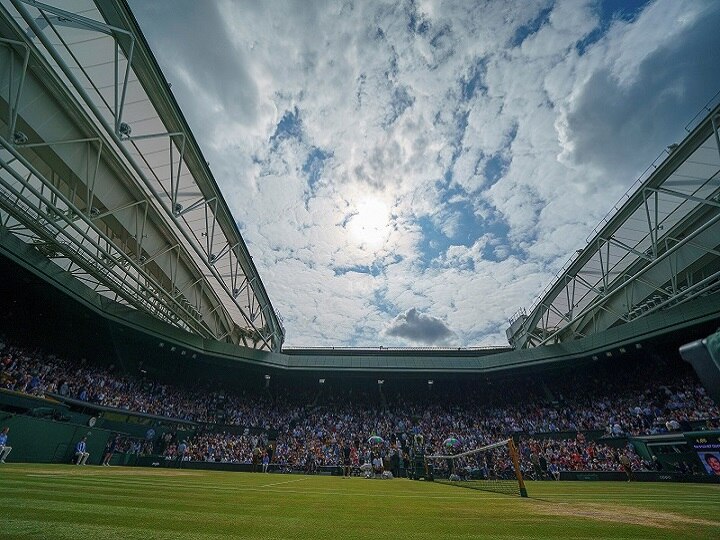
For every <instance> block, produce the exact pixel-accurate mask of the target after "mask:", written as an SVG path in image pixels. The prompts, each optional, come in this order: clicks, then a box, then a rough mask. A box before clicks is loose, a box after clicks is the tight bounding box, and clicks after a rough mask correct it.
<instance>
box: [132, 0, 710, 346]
mask: <svg viewBox="0 0 720 540" xmlns="http://www.w3.org/2000/svg"><path fill="white" fill-rule="evenodd" d="M130 4H131V7H132V9H133V11H134V12H135V14H136V16H137V18H138V20H139V23H140V26H141V28H142V29H143V31H144V33H145V34H146V36H147V38H148V41H149V43H150V45H151V47H152V49H153V52H154V53H155V55H156V56H157V58H158V61H159V63H160V65H161V67H162V69H163V72H164V73H165V75H166V77H167V78H168V80H170V81H171V82H172V83H173V86H172V91H173V93H174V94H175V96H176V98H177V100H178V102H179V103H180V105H181V107H182V110H183V112H184V114H185V115H186V117H187V118H188V121H189V123H190V125H191V127H192V129H193V130H194V133H195V135H196V139H197V140H198V141H199V142H200V144H201V146H202V150H203V153H204V154H205V156H206V157H207V159H208V161H209V162H210V163H211V166H212V171H213V174H214V176H215V178H216V180H217V182H218V185H219V186H220V188H221V190H222V192H223V194H224V196H225V198H226V200H227V202H228V205H229V207H230V208H231V210H232V212H233V214H234V216H235V218H236V220H237V221H238V223H239V224H240V226H241V232H242V234H243V237H244V239H245V240H246V242H247V244H248V247H249V250H250V253H251V254H252V255H253V260H254V262H255V265H256V266H257V268H258V270H259V272H260V275H261V277H262V279H263V283H264V284H265V287H266V289H267V291H268V293H269V295H270V298H271V299H272V302H273V305H274V306H275V307H276V308H277V310H278V311H279V313H280V314H281V315H282V316H283V319H284V322H285V327H286V330H287V339H286V344H287V345H291V346H296V347H301V346H312V345H338V346H377V345H379V344H380V343H378V340H379V339H382V340H383V343H382V344H383V345H388V346H390V345H393V344H407V343H408V342H410V343H413V342H415V343H424V342H423V341H420V337H421V336H418V335H415V334H412V333H410V334H404V333H403V332H407V331H412V329H413V328H414V327H413V325H412V324H411V323H412V320H413V318H414V320H415V323H417V321H421V322H422V323H428V324H429V323H430V322H432V321H436V322H437V323H438V328H439V329H440V330H442V328H445V329H446V330H447V331H448V332H450V330H449V329H450V328H451V329H452V332H451V333H450V334H448V335H447V336H445V337H443V336H442V335H440V337H439V339H440V341H437V342H434V343H450V342H451V341H452V343H453V344H455V343H457V344H460V345H481V344H496V343H502V342H503V341H504V339H505V338H504V327H505V326H506V325H507V320H508V318H509V317H510V316H511V315H512V314H513V313H514V312H515V311H516V310H517V309H518V308H521V307H527V306H528V305H529V304H530V303H531V302H532V299H533V296H534V295H535V294H536V293H537V292H538V291H539V290H542V289H543V287H544V286H545V285H547V284H548V282H549V281H550V280H551V279H552V278H553V274H554V272H555V271H556V270H557V269H558V268H559V267H560V266H561V265H562V264H563V263H564V262H565V260H566V259H567V258H568V257H569V255H570V254H571V253H573V252H574V251H575V250H576V249H578V248H581V247H583V243H584V241H585V238H586V236H587V234H588V233H589V231H591V230H592V228H593V227H594V226H595V225H596V224H597V223H598V222H599V220H600V219H601V218H602V217H603V216H604V215H605V214H606V212H607V211H608V209H610V208H611V207H612V205H613V204H614V203H615V202H616V201H617V200H618V199H619V198H620V196H621V195H622V194H623V193H624V192H625V190H626V189H627V188H628V187H629V186H630V185H632V183H633V182H634V180H635V178H636V177H637V175H638V174H639V173H640V172H641V171H642V170H643V169H644V168H645V167H646V166H647V165H649V164H650V162H651V161H652V160H653V159H654V158H655V157H656V156H657V154H658V153H660V152H661V151H662V150H663V149H664V148H665V146H666V145H667V144H670V143H672V142H677V140H679V138H680V137H682V135H683V131H682V127H683V126H684V125H685V123H686V122H687V120H689V119H690V118H691V117H692V116H693V115H694V114H695V113H696V112H697V111H698V110H700V108H701V107H702V106H703V105H704V104H705V102H706V101H707V100H708V99H709V98H710V97H711V96H712V95H713V94H714V93H715V92H716V91H717V89H718V87H720V75H719V74H720V71H718V70H717V69H715V65H714V64H715V63H717V62H716V59H717V54H713V52H714V51H718V50H720V47H719V46H720V38H718V34H717V32H715V31H714V28H717V26H718V23H719V22H720V21H719V17H718V12H720V7H719V6H720V5H719V4H718V3H717V2H698V1H693V0H690V1H682V0H658V1H656V2H652V3H649V4H648V5H646V6H643V7H642V8H641V9H640V8H638V9H637V10H635V12H632V13H622V14H618V13H617V12H613V9H614V8H613V5H614V4H613V3H612V2H607V3H603V2H577V1H552V0H547V1H542V2H515V3H513V2H491V3H480V2H465V1H459V2H440V1H435V0H423V1H419V0H418V1H412V2H411V1H403V2H397V1H394V0H373V1H371V0H365V1H355V2H353V1H351V0H349V1H344V2H330V1H328V2H320V1H317V2H300V1H297V2H282V3H280V2H254V1H250V0H248V1H217V2H202V3H197V2H189V1H185V2H183V3H182V4H180V6H179V7H178V4H177V3H175V2H166V3H158V2H141V1H140V0H131V2H130ZM200 4H202V5H201V7H200ZM368 209H370V210H368ZM372 209H383V210H382V215H381V216H380V215H378V214H379V213H380V212H375V211H372ZM430 312H432V314H433V316H432V317H431V316H430V315H427V314H428V313H430ZM398 313H401V315H400V316H397V314H398ZM416 326H417V324H416ZM386 330H388V331H386ZM378 336H382V337H381V338H379V337H378ZM443 339H445V340H447V341H442V340H443Z"/></svg>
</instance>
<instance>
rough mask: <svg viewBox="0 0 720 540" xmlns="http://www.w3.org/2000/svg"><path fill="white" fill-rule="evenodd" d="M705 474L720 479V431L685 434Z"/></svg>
mask: <svg viewBox="0 0 720 540" xmlns="http://www.w3.org/2000/svg"><path fill="white" fill-rule="evenodd" d="M685 439H686V440H687V442H688V444H690V445H692V448H693V450H695V452H697V456H698V459H699V460H700V463H702V466H703V468H704V469H705V472H706V473H707V474H708V475H710V476H716V477H718V478H719V479H720V431H703V432H694V433H685Z"/></svg>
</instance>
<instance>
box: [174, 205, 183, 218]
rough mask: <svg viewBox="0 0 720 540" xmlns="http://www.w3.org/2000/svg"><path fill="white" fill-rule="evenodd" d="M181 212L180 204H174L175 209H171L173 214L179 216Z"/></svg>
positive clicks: (181, 206)
mask: <svg viewBox="0 0 720 540" xmlns="http://www.w3.org/2000/svg"><path fill="white" fill-rule="evenodd" d="M182 211H183V205H182V204H180V203H175V207H174V208H173V212H175V215H176V216H179V215H180V213H181V212H182Z"/></svg>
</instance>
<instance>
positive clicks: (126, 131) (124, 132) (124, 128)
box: [118, 122, 132, 138]
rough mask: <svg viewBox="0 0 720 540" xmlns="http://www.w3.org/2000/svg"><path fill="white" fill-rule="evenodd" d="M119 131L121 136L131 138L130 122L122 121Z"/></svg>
mask: <svg viewBox="0 0 720 540" xmlns="http://www.w3.org/2000/svg"><path fill="white" fill-rule="evenodd" d="M118 133H119V134H120V136H121V138H123V137H125V138H129V137H130V134H131V133H132V128H131V127H130V125H129V124H126V123H125V122H120V126H119V127H118Z"/></svg>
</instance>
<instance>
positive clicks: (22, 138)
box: [13, 131, 29, 144]
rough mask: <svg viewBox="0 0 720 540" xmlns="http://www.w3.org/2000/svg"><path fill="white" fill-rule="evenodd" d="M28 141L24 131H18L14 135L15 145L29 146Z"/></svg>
mask: <svg viewBox="0 0 720 540" xmlns="http://www.w3.org/2000/svg"><path fill="white" fill-rule="evenodd" d="M28 140H29V139H28V136H27V135H25V134H24V133H23V132H22V131H16V132H15V133H13V144H27V142H28Z"/></svg>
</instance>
